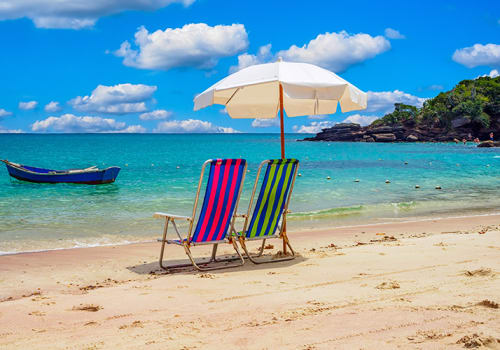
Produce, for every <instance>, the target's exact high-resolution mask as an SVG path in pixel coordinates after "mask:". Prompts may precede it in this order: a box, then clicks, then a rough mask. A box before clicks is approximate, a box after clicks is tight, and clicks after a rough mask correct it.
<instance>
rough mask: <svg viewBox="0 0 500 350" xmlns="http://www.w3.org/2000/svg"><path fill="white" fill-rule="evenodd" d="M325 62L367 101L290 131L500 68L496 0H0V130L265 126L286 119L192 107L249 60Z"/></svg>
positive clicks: (368, 117)
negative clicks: (233, 116) (200, 95)
mask: <svg viewBox="0 0 500 350" xmlns="http://www.w3.org/2000/svg"><path fill="white" fill-rule="evenodd" d="M278 57H282V58H283V59H284V60H285V61H294V62H307V63H312V64H316V65H318V66H321V67H323V68H326V69H329V70H331V71H333V72H335V73H336V74H338V75H340V76H341V77H342V78H344V79H346V80H347V81H349V82H351V83H352V84H354V85H356V86H357V87H358V88H360V89H362V90H363V91H365V92H367V93H368V108H367V109H366V110H363V111H357V112H351V113H344V114H342V113H341V112H340V108H339V109H338V112H337V113H336V114H333V115H328V116H326V115H324V116H304V117H296V118H286V120H285V131H286V132H304V133H307V132H311V133H312V132H318V131H320V130H321V128H324V127H328V126H331V125H334V124H335V123H339V122H344V121H345V122H357V123H360V124H362V125H366V124H369V123H370V122H372V121H373V120H375V119H376V118H379V117H381V116H383V115H384V114H386V113H388V112H391V111H392V109H393V106H394V103H397V102H403V103H407V104H412V105H417V106H421V105H422V104H423V102H424V101H425V99H426V98H431V97H434V96H436V95H437V94H438V93H439V92H440V91H447V90H449V89H451V88H453V86H454V85H455V84H456V83H458V82H459V81H461V80H463V79H474V78H476V77H478V76H482V75H489V76H492V77H494V76H497V75H498V74H499V71H500V1H491V0H490V1H449V2H446V1H418V2H406V1H400V0H399V1H383V2H379V1H362V0H358V1H351V2H345V1H342V2H337V1H319V2H314V3H311V2H306V1H261V0H252V1H227V0H226V1H217V0H92V1H88V0H58V1H57V4H56V2H55V1H54V0H2V2H1V3H0V82H1V83H0V133H14V132H26V133H54V132H55V133H68V132H69V133H71V132H78V133H82V132H137V133H142V132H161V133H172V132H174V133H182V132H191V133H192V132H210V133H226V132H265V133H273V132H278V131H279V124H278V119H277V118H275V119H270V120H254V119H231V118H230V117H229V115H227V113H225V110H224V107H223V106H220V105H214V106H211V107H208V108H205V109H202V110H200V111H196V112H195V111H193V98H194V97H195V96H196V95H197V94H198V93H201V92H202V91H204V90H205V89H206V88H207V87H209V86H211V85H212V84H214V83H215V82H217V81H219V80H220V79H222V78H224V77H225V76H227V75H228V74H231V73H233V72H235V71H237V70H239V69H242V68H244V67H246V66H249V65H252V64H259V63H267V62H274V61H276V59H277V58H278Z"/></svg>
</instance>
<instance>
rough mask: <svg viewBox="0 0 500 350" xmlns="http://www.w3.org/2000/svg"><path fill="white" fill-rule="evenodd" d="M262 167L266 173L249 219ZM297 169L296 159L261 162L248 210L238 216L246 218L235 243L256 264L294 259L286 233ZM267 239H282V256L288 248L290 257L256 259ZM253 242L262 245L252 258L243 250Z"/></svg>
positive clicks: (262, 250)
mask: <svg viewBox="0 0 500 350" xmlns="http://www.w3.org/2000/svg"><path fill="white" fill-rule="evenodd" d="M265 165H267V166H266V173H265V175H264V179H263V181H262V184H261V188H260V192H259V196H258V198H257V202H256V204H255V207H254V208H253V215H252V217H251V218H250V212H251V210H252V205H253V201H254V197H255V193H256V190H257V184H258V182H259V177H260V173H261V170H262V168H263V167H264V166H265ZM298 169H299V161H298V160H297V159H269V160H265V161H263V162H262V163H261V164H260V166H259V170H258V171H257V177H256V179H255V184H254V186H253V191H252V196H251V198H250V204H249V205H248V211H247V213H246V214H243V215H237V216H238V217H244V218H245V223H244V225H243V230H242V231H241V232H238V234H237V236H238V240H239V241H240V245H241V247H242V248H243V250H244V251H245V254H246V256H247V257H248V258H249V259H250V261H252V262H253V263H255V264H261V263H264V262H265V263H268V262H277V261H284V260H291V259H294V258H295V252H294V251H293V248H292V246H291V245H290V241H289V240H288V236H287V234H286V215H287V213H288V204H289V202H290V198H291V196H292V191H293V185H294V183H295V178H296V176H297V171H298ZM249 220H250V222H249ZM270 238H281V239H282V241H283V253H285V252H286V247H287V246H288V248H290V252H291V256H286V255H285V254H283V255H284V256H285V257H283V258H281V259H273V260H265V259H259V260H257V259H256V258H258V257H260V256H261V255H262V253H263V252H264V244H265V243H266V240H267V239H270ZM252 240H262V246H261V247H260V251H259V254H257V255H251V254H250V253H249V252H248V249H247V247H246V242H247V241H252Z"/></svg>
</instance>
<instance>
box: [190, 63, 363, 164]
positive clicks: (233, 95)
mask: <svg viewBox="0 0 500 350" xmlns="http://www.w3.org/2000/svg"><path fill="white" fill-rule="evenodd" d="M339 103H340V108H341V110H342V112H350V111H355V110H361V109H365V108H366V103H367V97H366V93H364V92H363V91H361V90H360V89H358V88H357V87H355V86H354V85H352V84H350V83H349V82H347V81H345V80H344V79H342V78H341V77H339V76H338V75H336V74H335V73H333V72H330V71H329V70H326V69H323V68H320V67H318V66H315V65H313V64H309V63H297V62H283V61H282V60H281V59H279V60H278V61H277V62H274V63H265V64H257V65H254V66H250V67H247V68H244V69H242V70H240V71H238V72H236V73H233V74H231V75H229V76H227V77H226V78H224V79H222V80H221V81H219V82H217V83H215V84H214V85H212V86H211V87H209V88H208V89H206V90H205V91H203V92H202V93H201V94H199V95H197V96H196V97H195V99H194V110H195V111H196V110H199V109H201V108H204V107H207V106H211V105H213V104H220V105H224V106H226V110H227V113H228V114H229V116H230V117H231V118H262V119H271V118H276V117H277V114H278V111H279V112H280V127H281V158H285V133H284V126H283V114H284V113H283V112H284V111H285V112H286V114H287V115H288V116H289V117H297V116H303V115H320V114H332V113H335V112H336V111H337V105H338V104H339Z"/></svg>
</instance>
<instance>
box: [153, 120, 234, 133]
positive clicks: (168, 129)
mask: <svg viewBox="0 0 500 350" xmlns="http://www.w3.org/2000/svg"><path fill="white" fill-rule="evenodd" d="M153 132H158V133H228V134H232V133H237V132H239V131H237V130H234V129H233V128H226V127H221V126H217V125H214V124H212V123H211V122H207V121H203V120H198V119H187V120H171V121H165V122H161V123H158V125H157V127H156V129H154V130H153Z"/></svg>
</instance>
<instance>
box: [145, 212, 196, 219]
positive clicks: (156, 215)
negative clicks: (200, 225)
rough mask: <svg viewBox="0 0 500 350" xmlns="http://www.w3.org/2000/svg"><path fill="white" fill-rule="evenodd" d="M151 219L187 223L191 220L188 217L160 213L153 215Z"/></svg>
mask: <svg viewBox="0 0 500 350" xmlns="http://www.w3.org/2000/svg"><path fill="white" fill-rule="evenodd" d="M153 217H154V218H156V219H163V218H169V219H181V220H187V221H192V220H193V219H192V218H191V217H189V216H183V215H175V214H169V213H161V212H156V213H154V214H153Z"/></svg>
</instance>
